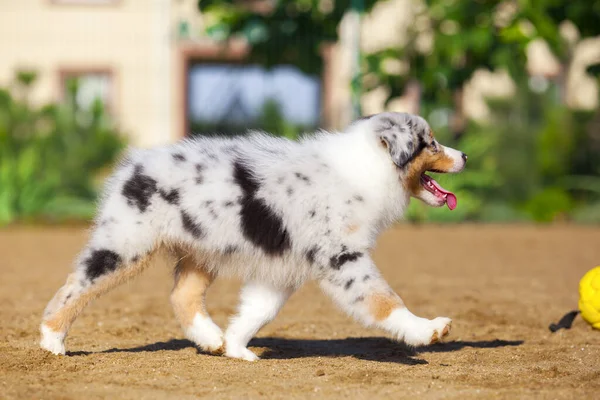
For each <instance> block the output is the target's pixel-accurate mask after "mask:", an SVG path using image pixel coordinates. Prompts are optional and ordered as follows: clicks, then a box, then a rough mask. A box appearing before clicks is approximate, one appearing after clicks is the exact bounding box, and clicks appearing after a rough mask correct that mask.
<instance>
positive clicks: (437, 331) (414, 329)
mask: <svg viewBox="0 0 600 400" xmlns="http://www.w3.org/2000/svg"><path fill="white" fill-rule="evenodd" d="M451 325H452V320H451V319H450V318H443V317H438V318H435V319H426V318H421V317H417V316H416V315H414V314H413V313H411V312H410V311H409V310H408V309H406V308H402V309H398V310H395V311H393V312H392V313H391V314H390V316H389V317H388V318H387V319H386V320H385V321H384V323H383V324H382V327H383V328H384V329H386V330H388V331H389V332H392V333H393V334H395V335H396V337H397V338H398V340H400V341H403V342H404V343H406V344H407V345H409V346H427V345H430V344H433V343H436V342H439V341H440V340H441V339H442V338H443V337H444V336H446V335H448V334H449V333H450V327H451Z"/></svg>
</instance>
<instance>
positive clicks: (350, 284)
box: [344, 278, 354, 290]
mask: <svg viewBox="0 0 600 400" xmlns="http://www.w3.org/2000/svg"><path fill="white" fill-rule="evenodd" d="M353 283H354V278H352V279H348V281H346V284H345V285H344V289H345V290H348V289H350V288H351V287H352V284H353Z"/></svg>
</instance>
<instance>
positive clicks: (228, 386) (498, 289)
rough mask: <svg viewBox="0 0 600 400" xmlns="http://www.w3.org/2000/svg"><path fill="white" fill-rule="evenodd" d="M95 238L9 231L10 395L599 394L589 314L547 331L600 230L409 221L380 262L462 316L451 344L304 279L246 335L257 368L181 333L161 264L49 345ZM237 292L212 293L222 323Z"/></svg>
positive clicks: (598, 249) (4, 266) (402, 282)
mask: <svg viewBox="0 0 600 400" xmlns="http://www.w3.org/2000/svg"><path fill="white" fill-rule="evenodd" d="M86 237H87V232H86V230H85V229H83V228H72V227H71V228H22V227H21V228H11V229H5V230H0V315H1V316H2V322H1V326H0V338H1V343H0V398H8V399H11V398H18V399H55V398H57V399H78V398H86V399H94V398H110V399H162V398H177V399H187V398H198V397H209V398H286V399H288V398H291V399H294V398H346V399H347V398H350V399H370V400H372V399H375V398H394V399H398V398H425V399H438V398H461V399H469V398H486V399H495V398H510V399H514V398H536V399H538V398H542V399H543V398H548V399H550V398H552V399H556V398H577V399H585V398H588V399H592V398H598V391H599V390H600V362H599V361H600V331H592V330H591V328H590V327H589V326H588V325H587V324H586V323H585V322H584V321H583V320H581V317H578V318H577V319H576V320H575V323H574V325H573V328H572V329H571V330H561V331H559V332H557V333H551V332H550V331H549V330H548V325H549V324H550V323H551V322H553V321H554V322H555V321H558V320H559V319H560V317H562V316H563V315H564V314H565V313H566V312H568V311H570V310H572V309H575V308H576V306H577V296H578V295H577V284H578V281H579V279H580V277H581V276H582V275H583V274H584V273H585V271H587V270H588V269H590V268H592V267H594V266H596V265H598V264H600V240H599V239H600V228H586V227H573V226H547V227H533V226H477V225H462V226H406V225H403V226H399V227H397V228H395V229H393V230H391V231H389V232H387V233H386V234H384V235H383V236H382V237H381V239H380V240H379V243H378V247H377V249H376V250H375V252H374V258H375V260H376V261H377V262H378V265H379V267H380V269H381V270H382V271H383V274H384V276H385V277H386V278H387V279H388V281H389V282H390V284H391V285H392V287H394V288H395V289H396V290H397V291H398V293H400V295H401V296H402V297H403V298H404V300H405V302H406V304H407V305H408V307H409V308H411V309H412V311H413V312H415V313H416V314H418V315H421V316H426V317H435V316H438V315H440V316H450V317H452V318H453V320H454V323H453V331H452V333H451V334H450V337H449V339H448V340H447V341H446V343H442V344H437V345H434V346H432V347H429V348H423V349H418V350H416V351H413V350H410V349H406V348H404V347H403V346H401V345H399V344H397V343H394V342H392V341H390V340H388V339H386V336H385V334H384V333H383V332H380V331H377V330H373V329H367V328H363V327H361V326H360V325H358V324H357V323H355V322H353V321H352V320H350V319H349V318H348V317H347V316H345V315H344V314H343V313H342V312H341V311H338V309H336V308H335V307H334V306H333V305H332V303H331V302H330V301H329V299H328V298H326V297H325V296H324V295H323V294H322V293H321V292H320V291H319V289H318V287H317V286H316V285H314V284H309V285H307V286H306V287H304V288H303V289H301V290H300V291H299V292H297V293H296V294H294V296H292V298H291V299H290V301H289V302H288V303H287V305H286V306H285V307H284V308H283V310H282V312H281V313H280V315H279V317H278V318H277V319H276V320H275V321H274V322H273V323H271V324H269V325H267V326H266V327H265V328H264V329H263V330H262V331H261V332H260V333H259V334H258V338H256V339H254V340H253V341H252V342H251V343H250V345H251V349H252V350H253V351H255V352H256V353H257V354H259V355H260V356H261V357H262V359H261V360H260V361H258V362H256V363H248V362H245V361H238V360H231V359H227V358H224V357H218V356H212V355H206V354H203V353H201V352H199V351H198V350H197V349H196V348H195V347H194V346H193V345H192V344H191V343H190V342H188V341H186V340H184V339H183V338H182V333H181V331H180V329H179V327H178V325H177V323H176V322H175V319H174V316H173V312H172V310H171V308H170V305H169V301H168V297H169V292H170V289H171V278H170V274H171V271H170V268H168V265H167V263H166V262H165V261H164V260H158V261H157V262H156V263H155V264H156V265H154V266H153V268H151V269H150V270H149V271H147V272H146V273H145V274H144V275H142V276H141V277H140V278H138V279H137V280H135V281H133V282H132V283H129V284H126V285H124V286H123V287H120V288H119V289H118V290H116V291H114V292H111V293H110V294H108V295H106V296H104V297H102V298H101V299H99V300H97V301H96V302H95V303H93V304H92V305H91V306H90V307H88V308H87V309H86V310H85V311H84V313H83V314H82V315H81V317H80V318H79V319H78V320H77V322H76V323H75V325H74V326H73V328H72V330H71V332H70V336H69V338H68V340H67V350H68V354H67V356H53V355H51V354H49V353H46V352H44V351H42V350H41V349H39V348H38V345H37V341H38V324H39V321H40V317H41V313H42V310H43V308H44V306H45V304H46V302H47V301H48V300H49V299H50V298H51V297H52V295H53V294H54V292H55V291H56V290H57V289H58V287H59V286H60V285H62V283H63V281H64V279H65V278H66V275H67V273H68V271H69V270H70V268H71V261H72V259H73V257H74V256H75V254H76V253H77V252H78V251H79V249H80V247H81V246H82V245H83V243H84V242H85V240H86ZM238 289H239V282H235V281H227V280H221V281H217V282H216V284H215V285H214V286H213V287H212V288H211V291H210V293H209V295H208V306H209V311H210V312H211V313H212V315H213V318H214V319H215V321H216V322H217V323H218V324H219V325H221V326H224V325H225V323H226V322H227V318H228V316H229V315H230V314H231V313H232V312H233V311H234V310H235V304H236V298H237V291H238Z"/></svg>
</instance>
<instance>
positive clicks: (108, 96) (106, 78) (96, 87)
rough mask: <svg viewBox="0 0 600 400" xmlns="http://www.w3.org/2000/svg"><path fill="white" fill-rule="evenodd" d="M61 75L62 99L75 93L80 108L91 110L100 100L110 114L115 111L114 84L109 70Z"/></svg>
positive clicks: (66, 72) (64, 71)
mask: <svg viewBox="0 0 600 400" xmlns="http://www.w3.org/2000/svg"><path fill="white" fill-rule="evenodd" d="M60 75H61V98H62V99H66V98H68V95H69V91H70V90H73V91H75V101H76V103H77V105H78V106H79V107H80V108H83V109H89V108H90V107H92V105H93V104H94V102H95V101H97V100H100V101H101V102H102V103H103V104H104V107H105V108H106V110H107V111H108V112H113V111H114V101H113V98H114V82H113V76H112V73H111V72H110V71H109V70H89V71H84V70H82V71H75V70H74V71H69V70H63V71H61V73H60Z"/></svg>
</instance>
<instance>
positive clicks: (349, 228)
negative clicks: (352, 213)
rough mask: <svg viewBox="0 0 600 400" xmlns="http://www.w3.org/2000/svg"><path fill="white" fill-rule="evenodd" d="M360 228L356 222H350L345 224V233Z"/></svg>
mask: <svg viewBox="0 0 600 400" xmlns="http://www.w3.org/2000/svg"><path fill="white" fill-rule="evenodd" d="M359 229H360V226H358V225H357V224H350V225H347V226H346V233H354V232H356V231H358V230H359Z"/></svg>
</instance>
